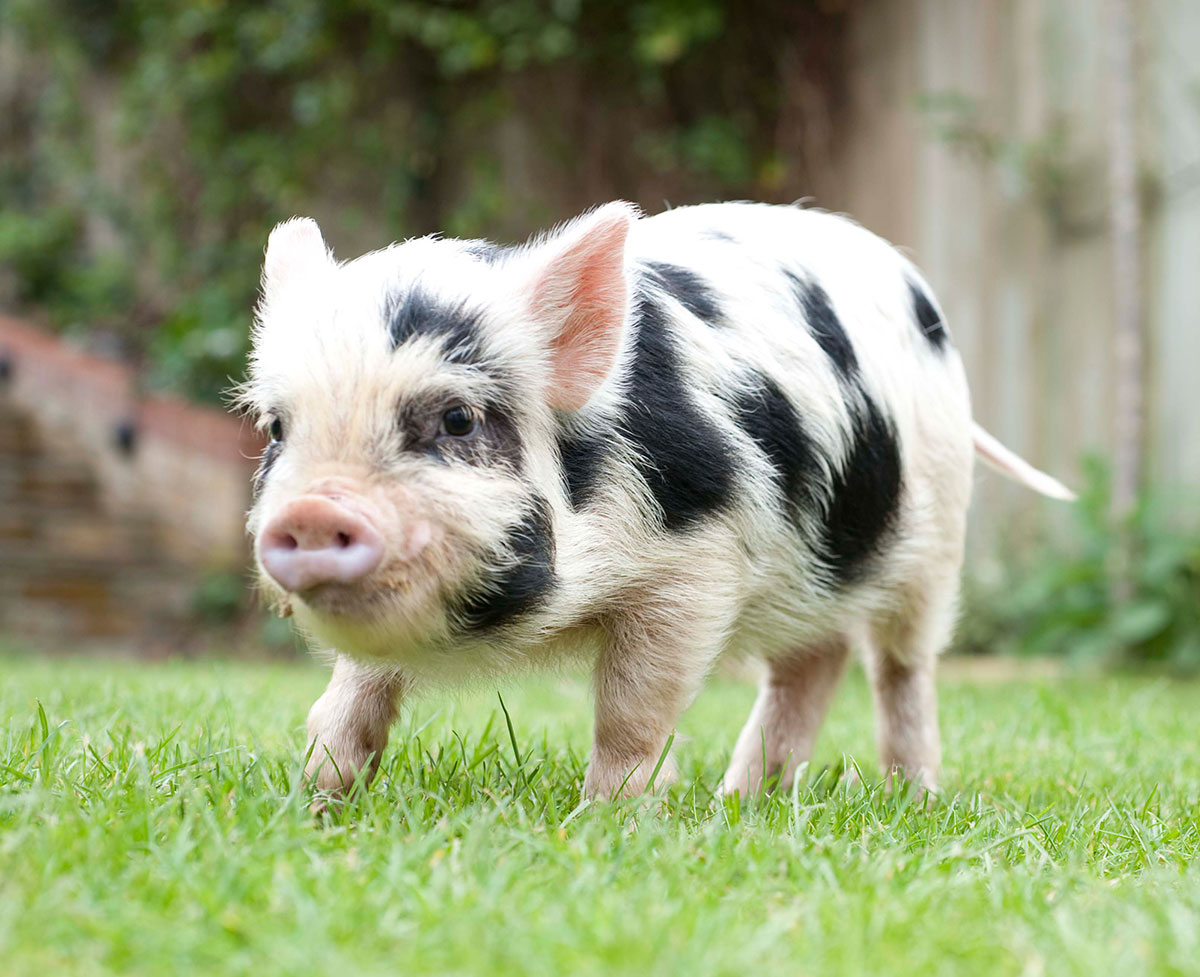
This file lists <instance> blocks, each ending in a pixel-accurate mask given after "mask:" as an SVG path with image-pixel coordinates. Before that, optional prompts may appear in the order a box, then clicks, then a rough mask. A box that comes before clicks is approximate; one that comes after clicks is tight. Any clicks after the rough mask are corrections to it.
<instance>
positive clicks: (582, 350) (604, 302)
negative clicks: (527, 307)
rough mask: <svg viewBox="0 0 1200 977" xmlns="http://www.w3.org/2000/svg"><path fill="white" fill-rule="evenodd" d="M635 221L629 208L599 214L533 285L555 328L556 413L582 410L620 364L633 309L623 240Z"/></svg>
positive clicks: (539, 310)
mask: <svg viewBox="0 0 1200 977" xmlns="http://www.w3.org/2000/svg"><path fill="white" fill-rule="evenodd" d="M631 220H632V212H631V209H630V208H629V207H628V206H627V205H623V204H622V205H610V206H608V207H605V208H602V209H601V210H599V211H597V213H596V214H595V216H594V217H593V218H592V220H591V221H590V222H589V224H588V225H587V226H586V228H585V229H584V231H583V233H582V235H581V236H579V237H577V238H576V239H575V240H574V241H573V242H572V243H571V244H569V245H568V246H567V248H566V250H564V251H561V252H559V253H558V254H557V255H555V256H554V257H553V258H552V259H551V260H550V263H549V264H548V265H547V266H546V268H545V269H544V270H543V271H542V274H541V275H540V276H539V277H538V279H537V282H536V284H535V285H534V289H533V293H534V295H533V303H532V304H533V309H534V313H535V314H536V315H537V316H538V317H539V318H540V319H542V320H543V321H545V322H547V323H549V324H550V325H551V326H552V327H553V328H554V329H555V331H554V337H553V339H551V341H550V364H551V371H552V375H551V378H550V385H549V389H548V391H547V402H548V403H549V405H550V406H551V407H553V408H556V409H558V410H579V409H580V408H581V407H583V405H584V404H586V403H587V402H588V400H590V399H591V396H592V394H593V393H595V392H596V388H597V387H599V386H600V384H602V383H603V382H604V379H605V377H607V376H608V374H609V373H610V372H611V370H612V368H613V364H614V363H615V362H616V358H617V354H618V352H619V351H620V348H621V332H622V329H623V328H624V325H625V317H626V314H627V311H628V307H629V283H628V280H627V278H626V275H625V238H626V236H627V235H628V233H629V225H630V222H631ZM568 233H569V232H568Z"/></svg>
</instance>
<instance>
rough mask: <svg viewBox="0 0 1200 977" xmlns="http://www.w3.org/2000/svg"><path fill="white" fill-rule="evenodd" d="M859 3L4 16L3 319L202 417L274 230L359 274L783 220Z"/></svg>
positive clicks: (644, 0)
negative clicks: (17, 321)
mask: <svg viewBox="0 0 1200 977" xmlns="http://www.w3.org/2000/svg"><path fill="white" fill-rule="evenodd" d="M852 5H853V0H840V2H838V0H802V2H797V0H753V2H749V3H745V2H743V3H735V2H734V0H629V2H623V3H606V2H602V3H590V4H584V3H583V2H582V0H474V2H446V0H442V2H435V0H419V2H396V0H269V2H264V3H256V4H235V3H228V2H223V0H189V2H187V3H161V2H158V0H104V2H101V0H5V2H4V3H3V4H0V62H2V63H3V66H2V67H0V126H2V127H3V128H2V130H0V201H3V204H2V208H3V209H2V210H0V268H5V269H6V270H7V275H5V274H4V273H0V304H5V303H8V304H12V303H21V304H24V305H27V306H34V307H37V308H39V309H42V310H44V311H46V312H48V313H49V314H50V316H51V318H52V319H53V321H54V322H56V323H57V324H59V325H60V326H62V327H63V328H66V329H71V330H75V331H76V332H86V333H89V334H91V335H93V336H96V335H101V336H103V337H105V338H107V339H109V340H111V343H112V344H113V345H116V346H118V347H119V348H120V349H121V351H123V352H124V354H125V355H126V356H127V357H129V358H132V359H134V360H135V361H141V362H143V363H144V365H145V367H146V371H145V374H146V376H147V378H148V381H149V382H150V383H152V384H157V385H166V386H170V387H172V388H174V389H177V390H180V391H182V392H187V393H191V394H193V395H196V396H200V397H204V398H209V399H212V398H216V397H217V396H218V395H219V393H220V391H221V389H222V388H223V387H224V386H225V385H226V378H227V377H228V376H230V375H234V376H237V375H239V374H240V373H241V369H242V361H243V358H244V355H245V344H246V332H247V328H246V327H247V325H248V321H249V310H250V308H251V306H252V304H253V301H254V295H255V289H256V286H257V275H258V267H259V264H260V262H261V256H262V247H263V244H264V243H265V240H266V235H267V232H268V231H269V229H270V227H271V226H272V225H273V224H274V223H275V222H276V221H278V220H280V219H284V218H286V217H289V216H291V215H293V214H296V213H312V214H314V215H315V216H317V217H319V218H322V219H323V222H324V223H325V225H326V229H327V233H329V234H330V236H331V238H332V239H333V240H334V242H335V243H336V244H337V245H338V246H339V247H345V246H350V247H352V248H353V249H365V248H368V247H377V246H380V245H381V244H383V243H386V242H387V241H390V240H393V239H397V238H403V237H406V236H410V235H414V234H424V233H429V232H432V231H435V230H445V231H448V232H450V233H453V234H466V235H470V236H477V235H480V234H485V233H486V234H491V235H497V236H501V237H509V236H512V237H515V236H524V235H525V234H527V233H528V232H529V231H530V230H532V229H534V228H536V227H538V226H540V225H542V224H544V223H546V222H549V221H554V220H560V219H563V218H565V217H567V216H570V215H571V214H572V213H573V212H575V211H576V210H578V209H579V208H581V207H584V206H587V205H589V204H594V203H596V202H599V201H601V200H603V199H607V198H609V197H613V196H626V197H631V198H634V199H637V198H638V195H639V194H644V195H645V196H646V197H648V198H649V199H646V200H643V201H642V202H643V203H645V204H646V205H647V206H653V207H656V208H657V207H658V206H660V205H661V203H662V201H663V199H664V198H665V197H670V199H671V200H672V202H674V203H680V202H685V201H689V200H696V199H704V198H720V197H761V198H766V199H775V198H780V199H790V198H791V197H794V196H799V195H800V192H801V191H800V189H799V188H801V187H804V186H805V185H806V184H807V183H808V180H807V178H808V177H809V176H811V174H809V173H806V172H805V167H806V166H808V165H809V164H808V163H807V161H806V157H805V153H804V152H803V151H802V150H803V148H804V145H803V140H804V133H805V131H806V128H808V127H807V126H806V122H807V121H812V122H813V123H814V126H813V128H814V129H815V130H817V131H820V132H827V131H828V130H829V129H830V126H829V124H828V114H829V113H830V112H831V111H832V107H831V106H832V105H833V103H834V102H835V101H836V94H837V93H836V89H837V84H838V79H839V77H840V76H839V71H840V60H841V59H840V58H839V54H838V52H839V46H838V38H839V37H840V34H841V30H842V26H843V25H844V23H845V22H846V20H847V18H848V11H849V8H850V7H851V6H852ZM813 113H817V115H818V116H821V117H819V118H809V117H810V116H812V114H813ZM822 113H824V115H822ZM789 184H790V186H789ZM789 190H790V191H791V192H790V193H789Z"/></svg>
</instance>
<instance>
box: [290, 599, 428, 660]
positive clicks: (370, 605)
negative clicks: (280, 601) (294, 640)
mask: <svg viewBox="0 0 1200 977" xmlns="http://www.w3.org/2000/svg"><path fill="white" fill-rule="evenodd" d="M422 589H423V588H415V587H404V588H401V587H398V586H397V585H396V582H395V581H380V582H379V583H377V584H373V583H371V582H367V581H363V582H359V583H355V584H339V583H329V584H321V585H319V586H317V587H313V588H311V589H310V590H306V591H304V592H303V593H299V594H293V595H291V603H292V609H293V612H294V614H295V616H296V621H297V623H298V624H299V625H300V626H301V627H302V628H303V629H304V630H305V631H307V632H309V633H310V634H311V635H312V636H313V637H314V638H316V639H317V640H318V641H319V642H320V643H321V644H323V645H326V646H328V647H331V648H333V649H335V650H337V651H339V652H342V653H344V654H350V655H355V656H363V657H373V658H374V657H385V658H391V657H394V656H395V654H396V650H397V649H398V648H400V647H403V646H406V645H410V644H422V643H424V642H425V641H426V640H428V639H429V638H431V637H432V635H433V634H434V633H435V632H436V631H437V630H438V627H439V622H440V621H441V615H440V613H439V612H438V611H437V608H438V607H439V606H440V605H438V603H437V601H436V600H434V599H433V598H432V597H431V596H430V595H425V594H423V593H421V592H420V590H422Z"/></svg>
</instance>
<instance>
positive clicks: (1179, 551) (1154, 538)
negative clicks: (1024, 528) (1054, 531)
mask: <svg viewBox="0 0 1200 977" xmlns="http://www.w3.org/2000/svg"><path fill="white" fill-rule="evenodd" d="M1088 470H1089V479H1088V487H1087V489H1086V490H1085V492H1084V493H1083V495H1082V496H1081V498H1080V500H1079V502H1078V503H1077V504H1076V507H1077V508H1076V512H1077V522H1078V531H1077V532H1076V533H1074V534H1073V535H1072V541H1071V543H1070V544H1069V545H1065V544H1062V543H1050V542H1043V543H1042V544H1041V545H1040V546H1038V547H1035V548H1033V549H1030V548H1028V547H1024V548H1022V550H1021V554H1020V555H1014V556H1013V557H1012V558H1011V559H1006V560H1004V561H1002V565H1003V566H1005V567H1006V569H1005V570H1003V571H1001V572H997V573H996V574H995V575H994V576H991V577H988V578H986V579H985V578H981V577H980V576H978V575H976V576H975V577H972V578H968V580H967V585H966V590H965V594H964V604H965V607H964V612H963V615H962V620H961V622H960V626H959V633H958V637H957V642H956V646H957V648H958V649H959V650H961V651H965V652H968V653H976V654H991V653H1000V654H1020V655H1053V656H1061V657H1065V658H1067V659H1068V660H1069V661H1071V662H1073V663H1078V664H1099V665H1122V664H1139V665H1141V664H1155V665H1160V666H1164V667H1167V668H1168V669H1170V670H1174V671H1181V672H1183V671H1187V672H1191V671H1196V670H1197V669H1200V526H1197V525H1195V524H1193V525H1191V526H1183V525H1181V524H1180V523H1179V521H1178V515H1179V513H1180V511H1186V510H1185V509H1183V507H1181V506H1180V505H1178V504H1174V503H1172V502H1171V501H1170V500H1167V499H1166V498H1163V497H1162V496H1160V495H1155V494H1152V495H1150V496H1148V497H1147V498H1146V499H1144V500H1143V501H1142V503H1141V504H1140V505H1139V506H1138V508H1137V510H1136V512H1135V513H1134V515H1133V517H1132V518H1131V522H1130V526H1129V537H1128V538H1130V539H1132V542H1133V548H1134V559H1133V560H1132V566H1131V568H1130V571H1129V575H1128V576H1126V577H1123V578H1122V579H1125V580H1127V581H1128V588H1127V589H1128V593H1127V594H1126V595H1125V596H1124V597H1123V599H1119V600H1118V599H1116V598H1115V597H1114V594H1117V593H1119V592H1120V590H1121V588H1120V587H1119V586H1118V575H1119V574H1122V569H1121V568H1120V567H1119V566H1117V565H1116V562H1115V553H1116V552H1117V545H1116V543H1117V537H1118V533H1117V526H1115V525H1114V523H1113V522H1112V520H1111V518H1110V516H1109V511H1110V509H1109V491H1108V486H1109V475H1108V470H1107V468H1106V466H1105V465H1104V464H1103V463H1102V462H1100V461H1098V460H1092V461H1091V462H1090V463H1089V465H1088Z"/></svg>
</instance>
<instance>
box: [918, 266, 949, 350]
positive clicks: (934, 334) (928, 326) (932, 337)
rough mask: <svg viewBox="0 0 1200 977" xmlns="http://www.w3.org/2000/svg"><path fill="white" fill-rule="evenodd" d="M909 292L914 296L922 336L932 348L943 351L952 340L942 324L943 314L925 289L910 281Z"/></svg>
mask: <svg viewBox="0 0 1200 977" xmlns="http://www.w3.org/2000/svg"><path fill="white" fill-rule="evenodd" d="M908 290H909V292H910V294H911V295H912V303H913V316H914V318H915V319H916V321H917V328H919V329H920V330H921V335H922V336H924V337H925V339H926V340H928V342H929V345H930V346H932V347H933V348H934V349H936V350H938V351H941V350H942V349H944V348H945V346H946V343H947V342H948V341H949V339H950V334H949V333H947V332H946V325H945V323H943V322H942V316H941V314H940V313H939V312H938V310H937V307H936V306H935V305H934V304H933V302H932V300H931V299H930V298H929V296H928V295H927V294H926V292H925V289H923V288H922V287H921V286H920V285H918V284H917V283H916V282H914V281H911V280H910V281H909V283H908Z"/></svg>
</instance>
